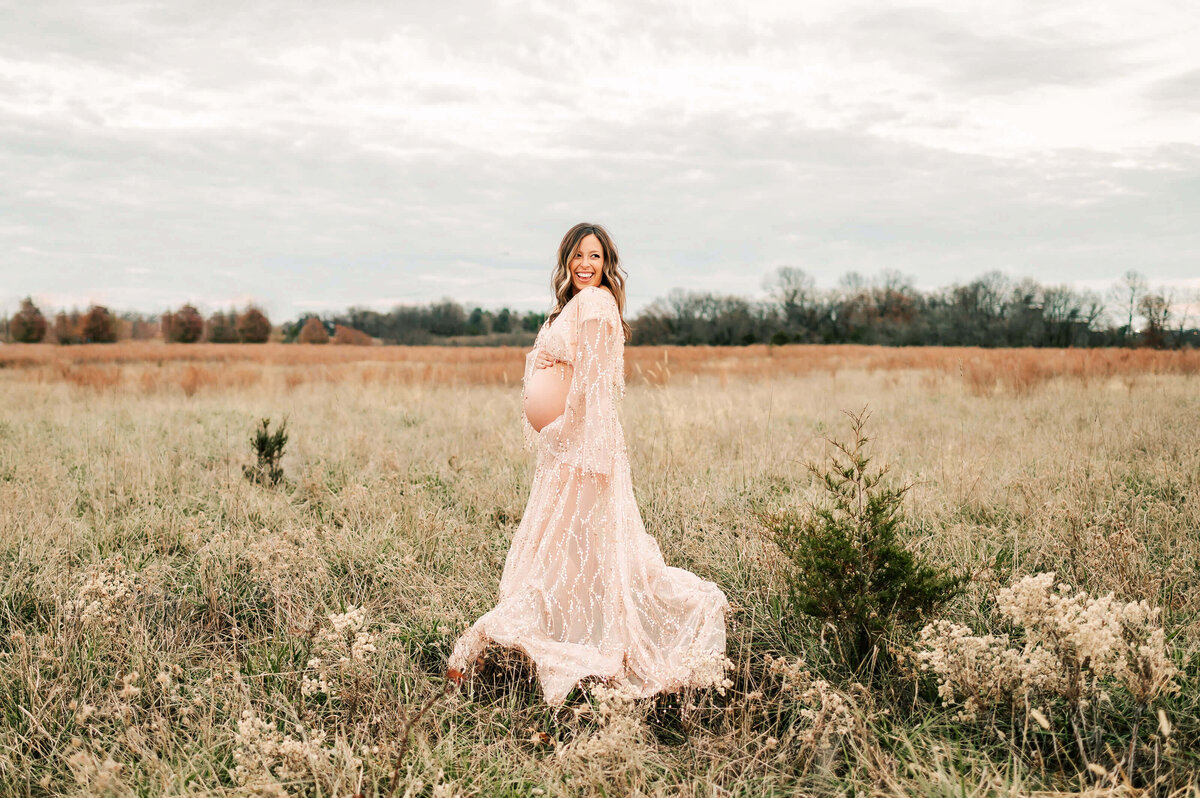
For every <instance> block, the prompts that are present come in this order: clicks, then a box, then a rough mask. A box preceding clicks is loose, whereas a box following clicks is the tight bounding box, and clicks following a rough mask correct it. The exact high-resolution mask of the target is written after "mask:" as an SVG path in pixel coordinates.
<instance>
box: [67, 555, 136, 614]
mask: <svg viewBox="0 0 1200 798" xmlns="http://www.w3.org/2000/svg"><path fill="white" fill-rule="evenodd" d="M138 590H139V584H138V579H137V574H135V573H133V572H131V571H129V570H127V569H126V568H125V566H124V562H123V560H122V558H121V557H120V556H119V555H118V556H117V557H114V558H113V560H112V562H110V563H108V564H107V565H100V566H95V567H93V569H92V570H91V572H90V573H89V574H88V575H87V577H86V578H85V579H84V581H83V584H82V585H80V587H79V589H78V592H77V594H76V597H75V598H74V599H73V600H71V601H70V602H69V603H68V605H67V606H68V610H69V611H70V612H71V613H73V614H74V616H75V617H76V618H78V619H79V621H80V622H81V623H82V624H83V625H84V626H85V627H88V628H93V629H106V630H116V629H118V628H120V626H121V625H122V624H123V622H124V620H125V618H126V616H127V614H128V612H129V610H130V609H132V607H133V604H134V601H135V600H136V598H137V593H138Z"/></svg>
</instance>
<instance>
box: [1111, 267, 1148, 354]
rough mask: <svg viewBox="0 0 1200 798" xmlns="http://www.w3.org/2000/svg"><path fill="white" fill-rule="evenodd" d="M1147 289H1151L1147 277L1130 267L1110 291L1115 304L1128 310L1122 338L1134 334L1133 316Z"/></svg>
mask: <svg viewBox="0 0 1200 798" xmlns="http://www.w3.org/2000/svg"><path fill="white" fill-rule="evenodd" d="M1147 290H1149V284H1148V283H1147V282H1146V278H1145V277H1144V276H1142V273H1141V272H1139V271H1137V270H1136V269H1130V270H1129V271H1127V272H1125V274H1123V275H1121V279H1120V281H1119V282H1118V283H1117V284H1116V285H1114V286H1113V287H1112V288H1111V289H1110V291H1109V293H1110V295H1111V296H1112V299H1113V304H1114V305H1115V306H1116V307H1119V308H1121V309H1123V310H1124V311H1126V316H1127V318H1126V320H1125V327H1124V329H1123V331H1122V333H1121V338H1122V340H1124V339H1125V338H1126V337H1128V336H1129V335H1132V334H1133V317H1134V314H1136V313H1137V309H1138V301H1139V300H1140V299H1141V298H1142V295H1143V294H1145V293H1146V291H1147Z"/></svg>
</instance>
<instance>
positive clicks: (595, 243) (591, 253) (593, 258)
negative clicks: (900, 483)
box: [567, 233, 604, 291]
mask: <svg viewBox="0 0 1200 798" xmlns="http://www.w3.org/2000/svg"><path fill="white" fill-rule="evenodd" d="M567 265H568V266H569V267H570V268H571V282H572V283H574V285H575V290H576V291H579V290H582V289H583V287H584V286H585V285H600V275H601V273H603V271H604V250H603V249H602V248H601V247H600V239H598V238H596V236H595V235H594V234H593V233H588V234H587V235H586V236H584V237H583V239H582V240H580V242H579V246H578V247H576V248H575V252H573V253H572V254H571V259H570V260H569V261H567Z"/></svg>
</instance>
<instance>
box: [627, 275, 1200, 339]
mask: <svg viewBox="0 0 1200 798" xmlns="http://www.w3.org/2000/svg"><path fill="white" fill-rule="evenodd" d="M763 287H764V288H765V289H766V291H767V294H768V299H766V300H761V301H750V300H746V299H742V298H739V297H735V296H717V295H713V294H709V293H697V292H689V291H683V290H679V289H676V290H675V291H673V292H671V293H670V294H669V295H668V297H667V298H666V299H665V300H656V301H655V302H654V303H652V304H651V305H650V306H648V307H647V308H645V309H643V311H642V312H641V313H640V314H639V315H638V319H637V321H636V322H633V323H631V326H633V328H634V343H638V344H681V345H687V344H721V345H731V344H749V343H757V342H770V343H777V344H783V343H861V344H883V345H890V346H923V345H943V346H987V347H1025V346H1032V347H1091V346H1150V347H1155V348H1178V347H1183V346H1191V347H1196V346H1200V330H1197V329H1195V326H1194V322H1195V321H1196V320H1195V319H1194V318H1193V316H1192V310H1193V309H1194V308H1196V307H1197V305H1198V304H1200V296H1197V295H1196V294H1195V293H1193V294H1192V295H1184V294H1181V293H1180V292H1178V291H1165V290H1151V289H1150V287H1149V284H1148V282H1147V281H1146V279H1145V278H1144V277H1143V276H1142V275H1140V274H1138V273H1137V272H1127V273H1126V274H1125V275H1124V277H1123V278H1122V279H1121V280H1120V281H1119V282H1118V283H1117V284H1116V285H1115V286H1113V287H1112V288H1111V289H1110V290H1109V291H1108V292H1107V293H1106V294H1105V295H1103V296H1102V295H1100V294H1098V293H1096V292H1092V291H1080V290H1077V289H1073V288H1071V287H1069V286H1046V285H1042V284H1040V283H1038V282H1037V281H1035V280H1032V279H1022V280H1013V279H1011V278H1009V277H1007V276H1006V275H1004V274H1003V273H1000V272H989V273H987V274H984V275H983V276H981V277H979V278H977V279H975V280H972V281H971V282H968V283H966V284H955V285H952V286H950V287H948V288H940V289H934V290H930V291H919V290H917V289H916V288H914V286H913V283H912V280H911V279H910V278H908V277H906V276H904V275H902V274H899V273H898V272H894V271H884V272H883V273H882V274H880V275H879V276H878V277H876V278H874V279H864V278H863V277H861V276H859V275H857V274H855V273H850V274H848V275H846V276H845V277H843V278H842V280H841V281H840V282H839V284H838V286H837V287H836V288H832V289H827V290H820V289H817V288H816V285H815V282H814V280H813V279H812V277H811V276H810V275H808V274H806V273H805V272H804V271H803V270H801V269H797V268H793V267H782V268H780V269H778V270H776V271H775V272H774V273H772V274H771V275H769V276H768V277H767V279H766V280H765V282H764V286H763Z"/></svg>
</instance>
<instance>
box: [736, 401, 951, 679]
mask: <svg viewBox="0 0 1200 798" xmlns="http://www.w3.org/2000/svg"><path fill="white" fill-rule="evenodd" d="M844 412H846V415H847V416H849V417H850V426H851V431H852V434H853V440H852V442H851V443H849V444H845V443H841V442H839V441H836V440H833V439H831V438H827V440H828V441H829V443H830V444H831V445H832V449H831V451H830V456H829V462H828V464H827V465H826V466H825V467H824V468H822V467H819V466H818V465H816V464H813V463H809V464H808V470H809V471H810V472H811V473H812V474H814V475H815V476H816V477H817V479H818V481H819V482H820V485H821V487H822V488H823V489H824V499H825V500H824V501H823V502H814V503H811V504H810V505H809V506H808V507H806V508H804V509H803V510H801V511H795V510H791V509H788V510H783V511H777V512H759V513H757V515H758V518H759V521H760V522H761V523H762V524H763V526H764V527H765V529H766V531H767V535H768V537H769V538H770V539H771V540H772V541H773V542H774V543H775V544H776V545H777V546H778V547H779V549H780V550H781V551H782V552H783V554H784V555H785V558H786V559H785V574H786V578H785V584H786V587H785V590H786V600H787V602H788V604H789V605H790V607H791V608H792V609H793V610H794V611H796V612H799V613H803V614H805V615H810V616H812V617H814V618H819V619H821V620H824V621H828V622H830V623H832V624H833V626H834V628H835V629H836V630H837V634H838V640H839V643H840V644H841V648H842V652H843V654H844V656H845V657H846V659H847V661H848V664H850V665H851V666H853V667H855V668H859V667H860V666H862V665H863V664H864V663H867V662H868V661H870V662H872V663H873V662H874V661H875V660H876V659H877V658H881V657H885V656H886V650H884V649H882V648H881V647H880V646H879V642H880V641H881V639H882V638H884V637H886V636H889V635H891V634H893V633H895V632H897V631H901V630H902V629H905V628H907V629H908V630H909V631H915V630H913V629H912V627H914V626H915V625H916V624H917V622H919V621H920V620H921V619H922V618H924V617H925V616H926V614H927V613H929V612H931V611H933V610H934V609H935V608H937V607H939V606H940V605H941V604H943V603H944V602H946V601H947V600H948V599H950V598H952V597H953V596H954V595H957V593H958V592H959V591H960V590H961V589H962V581H963V577H961V576H957V575H950V574H947V573H946V572H945V571H944V570H943V569H938V568H934V567H933V566H931V565H928V564H926V563H923V562H921V561H920V560H918V558H917V557H916V556H915V555H914V554H913V553H912V552H910V551H908V550H907V549H906V548H905V547H904V545H903V543H902V542H901V540H900V539H899V538H900V534H901V532H902V531H904V529H905V527H906V526H907V522H906V519H905V517H904V514H903V510H902V506H901V505H902V501H903V498H904V494H905V493H907V492H908V491H909V489H910V488H911V487H912V485H911V484H908V485H902V486H900V487H890V486H887V485H885V484H884V483H883V477H884V475H885V474H886V473H887V472H888V470H889V469H888V466H884V467H883V468H880V469H870V468H869V465H870V463H871V458H870V457H868V456H867V453H866V447H867V444H868V443H869V442H870V438H868V437H867V435H866V433H865V432H864V427H865V425H866V421H867V418H868V414H867V412H866V410H865V409H864V410H863V411H862V412H861V413H857V414H856V413H853V412H850V411H844Z"/></svg>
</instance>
